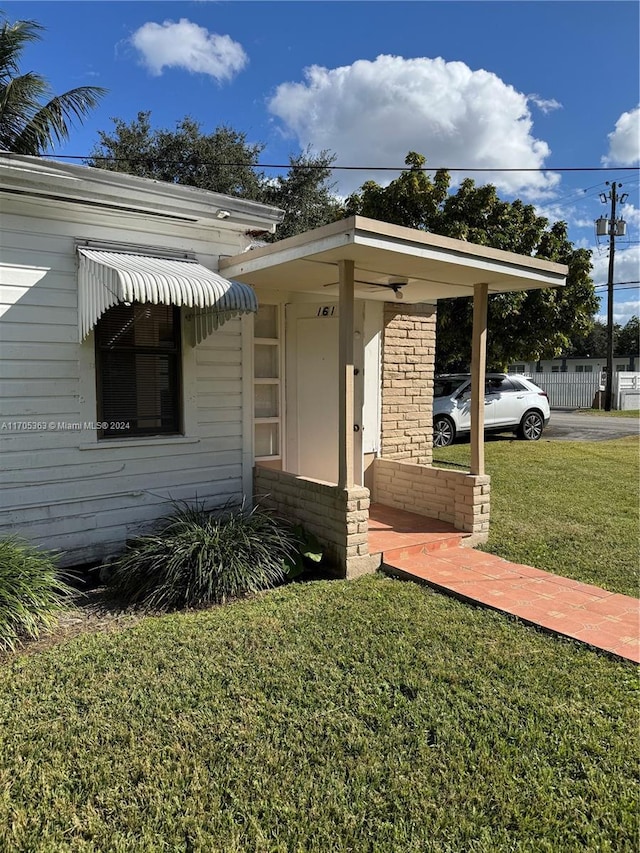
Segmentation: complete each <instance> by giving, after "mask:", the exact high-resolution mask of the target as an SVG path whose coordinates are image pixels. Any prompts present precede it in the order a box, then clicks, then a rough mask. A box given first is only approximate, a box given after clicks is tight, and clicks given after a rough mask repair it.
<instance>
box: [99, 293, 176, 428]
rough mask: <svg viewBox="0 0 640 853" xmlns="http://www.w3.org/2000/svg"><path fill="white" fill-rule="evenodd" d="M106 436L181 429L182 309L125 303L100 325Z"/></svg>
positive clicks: (101, 400)
mask: <svg viewBox="0 0 640 853" xmlns="http://www.w3.org/2000/svg"><path fill="white" fill-rule="evenodd" d="M95 340H96V372H97V397H98V421H99V422H100V423H101V424H102V425H103V429H102V430H100V432H99V435H100V437H102V438H111V437H115V436H119V437H125V436H128V435H156V434H159V433H178V432H180V426H181V423H180V421H181V418H180V414H181V413H180V311H179V309H178V308H176V307H174V306H172V305H152V304H140V303H136V302H134V303H132V304H120V305H115V306H114V307H113V308H110V309H109V310H108V311H107V312H105V314H103V316H102V317H101V318H100V320H99V321H98V323H97V324H96V329H95Z"/></svg>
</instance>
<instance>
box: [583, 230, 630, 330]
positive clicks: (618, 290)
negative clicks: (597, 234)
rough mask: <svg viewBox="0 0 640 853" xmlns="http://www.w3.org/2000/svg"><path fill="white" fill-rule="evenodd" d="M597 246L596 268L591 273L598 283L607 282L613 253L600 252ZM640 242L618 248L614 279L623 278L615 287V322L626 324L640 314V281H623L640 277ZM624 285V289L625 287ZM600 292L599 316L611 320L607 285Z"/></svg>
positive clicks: (618, 280)
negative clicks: (624, 247)
mask: <svg viewBox="0 0 640 853" xmlns="http://www.w3.org/2000/svg"><path fill="white" fill-rule="evenodd" d="M592 248H594V253H593V258H592V262H593V271H592V273H591V275H592V277H593V281H594V284H596V285H606V283H607V278H608V272H609V253H608V252H604V251H603V252H602V253H601V254H599V253H598V251H597V248H595V247H592ZM639 272H640V246H630V247H629V248H627V249H618V248H616V254H615V258H614V271H613V280H614V282H620V283H621V284H619V285H618V286H617V287H614V291H613V292H614V299H613V318H614V322H615V323H619V324H620V325H621V326H624V325H625V323H627V322H628V321H629V320H630V319H631V317H632V316H633V315H634V314H636V315H640V285H638V284H622V282H628V281H629V282H630V281H633V282H637V281H638V280H640V275H639ZM622 288H624V290H623V289H622ZM596 293H597V294H598V296H599V297H601V300H602V301H601V304H600V310H601V314H600V315H599V317H598V319H599V320H602V322H603V323H606V322H607V315H606V307H607V288H606V287H600V288H599V289H598V290H597V291H596Z"/></svg>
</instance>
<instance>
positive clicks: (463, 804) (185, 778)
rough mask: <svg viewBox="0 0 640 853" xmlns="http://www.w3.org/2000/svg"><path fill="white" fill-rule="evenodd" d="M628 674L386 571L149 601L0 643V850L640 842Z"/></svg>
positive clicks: (408, 848) (383, 848)
mask: <svg viewBox="0 0 640 853" xmlns="http://www.w3.org/2000/svg"><path fill="white" fill-rule="evenodd" d="M563 446H564V445H563ZM636 689H637V681H636V673H635V668H634V667H633V666H632V665H631V664H627V663H624V662H616V661H613V660H611V659H609V658H607V657H606V656H604V655H599V654H596V653H594V652H592V651H589V650H588V649H587V648H585V647H580V646H579V645H578V644H575V643H572V642H569V641H564V640H560V639H557V638H554V637H551V636H547V635H544V634H542V633H540V632H537V631H536V630H534V629H532V628H528V627H525V626H523V625H521V624H518V623H516V622H515V621H513V620H509V619H506V618H504V617H502V616H500V615H498V614H496V613H494V612H490V611H487V610H482V609H475V608H473V607H469V606H466V605H463V604H461V603H459V602H457V601H454V600H451V599H448V598H445V597H443V596H440V595H437V594H435V593H432V592H430V591H429V590H428V589H426V588H424V587H421V586H419V585H417V584H413V583H403V582H401V581H398V580H392V579H389V578H384V577H381V576H379V575H378V576H373V577H367V578H363V579H361V580H359V581H351V582H337V581H336V582H332V583H330V582H317V583H312V584H294V585H291V586H289V587H286V588H282V589H279V590H277V591H275V592H272V593H269V594H265V595H262V596H259V597H256V598H255V599H253V600H248V601H243V602H238V603H235V604H232V605H227V606H224V607H217V608H213V609H211V610H210V611H202V612H199V613H191V614H175V615H170V616H165V617H156V618H147V619H144V620H143V621H141V622H140V623H139V624H138V625H137V626H136V627H133V628H130V629H128V630H126V631H121V632H119V633H111V634H93V635H85V636H82V637H79V638H77V639H75V640H72V641H69V642H66V643H63V644H60V645H57V646H54V647H52V648H50V649H48V650H47V651H44V652H38V653H37V654H32V655H29V656H22V657H17V656H14V657H12V658H11V659H10V660H8V661H6V662H5V665H4V667H3V669H2V670H1V671H0V743H1V748H0V849H1V850H7V851H12V853H13V851H15V853H18V852H19V851H24V853H38V851H56V852H57V851H100V853H102V851H135V853H143V851H149V853H151V851H153V853H156V851H202V852H203V853H204V851H206V853H216V851H225V853H226V851H233V853H249V851H251V853H254V851H256V852H257V851H261V853H262V851H264V853H272V851H274V852H275V851H281V853H292V851H293V852H294V853H298V852H299V853H329V851H331V853H340V851H344V853H346V851H353V853H365V851H371V853H374V851H376V853H377V851H380V853H387V851H389V852H390V853H396V851H397V853H424V851H427V852H428V851H433V853H436V851H437V853H441V851H451V853H458V851H475V853H500V851H505V853H506V851H515V850H517V851H532V852H533V851H536V853H538V851H548V853H556V851H583V850H593V851H599V853H600V851H616V853H618V851H632V850H636V849H637V848H636V844H637V832H638V819H637V817H638V810H637V793H638V786H637V766H638V763H637V762H638V727H637V703H636V700H637V696H635V695H634V694H635V693H636Z"/></svg>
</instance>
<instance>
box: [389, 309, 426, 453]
mask: <svg viewBox="0 0 640 853" xmlns="http://www.w3.org/2000/svg"><path fill="white" fill-rule="evenodd" d="M435 352H436V307H435V305H426V304H419V305H399V304H398V303H397V302H395V303H394V302H385V304H384V330H383V336H382V359H381V360H382V365H381V366H382V423H381V431H380V432H381V435H380V455H381V456H383V457H385V458H387V459H407V460H410V461H412V462H416V463H418V464H421V465H430V464H431V461H432V441H433V423H432V420H433V371H434V365H435Z"/></svg>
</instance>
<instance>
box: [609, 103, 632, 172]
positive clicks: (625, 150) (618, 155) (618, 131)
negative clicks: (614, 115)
mask: <svg viewBox="0 0 640 853" xmlns="http://www.w3.org/2000/svg"><path fill="white" fill-rule="evenodd" d="M607 138H608V140H609V153H608V154H607V155H606V156H605V157H603V158H602V163H603V164H604V165H605V166H634V165H635V164H636V163H639V162H640V106H639V107H636V108H635V109H634V110H630V111H629V112H628V113H622V115H621V116H620V118H619V119H618V121H617V122H616V126H615V129H614V130H613V131H612V132H611V133H610V134H608V137H607Z"/></svg>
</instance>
